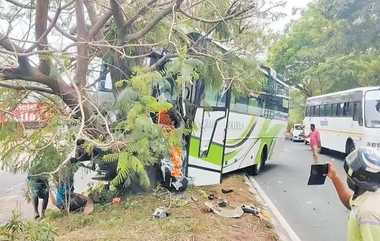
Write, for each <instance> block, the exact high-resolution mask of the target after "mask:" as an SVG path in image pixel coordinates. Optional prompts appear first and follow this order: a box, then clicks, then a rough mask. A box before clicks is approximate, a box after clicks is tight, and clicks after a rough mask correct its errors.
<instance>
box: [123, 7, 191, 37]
mask: <svg viewBox="0 0 380 241" xmlns="http://www.w3.org/2000/svg"><path fill="white" fill-rule="evenodd" d="M182 2H183V0H177V1H176V2H175V3H174V4H173V5H172V6H170V7H168V8H166V9H164V10H162V11H161V12H160V13H158V14H157V15H156V16H154V17H153V19H152V21H151V22H149V23H148V24H147V25H145V27H144V28H143V29H142V30H140V31H138V32H136V33H132V34H128V35H126V36H125V37H124V40H125V41H127V42H129V41H133V40H136V39H139V38H141V37H143V36H144V35H145V34H146V33H148V32H149V31H150V30H151V29H152V28H153V27H154V26H156V25H157V24H158V23H159V22H160V21H161V20H162V19H163V18H164V17H166V16H167V15H169V14H170V13H171V12H172V11H173V9H174V10H177V9H178V8H179V7H180V5H181V4H182Z"/></svg>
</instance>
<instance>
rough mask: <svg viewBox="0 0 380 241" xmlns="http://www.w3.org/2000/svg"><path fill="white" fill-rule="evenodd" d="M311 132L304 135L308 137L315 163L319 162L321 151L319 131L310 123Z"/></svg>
mask: <svg viewBox="0 0 380 241" xmlns="http://www.w3.org/2000/svg"><path fill="white" fill-rule="evenodd" d="M310 129H311V133H309V135H306V136H305V137H306V138H308V137H310V147H311V151H312V152H313V160H314V163H315V164H318V162H319V152H320V151H321V137H320V135H319V131H318V130H317V129H315V125H314V124H311V125H310Z"/></svg>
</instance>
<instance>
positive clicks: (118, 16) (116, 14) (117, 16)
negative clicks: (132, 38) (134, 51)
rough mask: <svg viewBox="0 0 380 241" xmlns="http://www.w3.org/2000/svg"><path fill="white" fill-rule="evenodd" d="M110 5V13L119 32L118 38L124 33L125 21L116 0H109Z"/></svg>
mask: <svg viewBox="0 0 380 241" xmlns="http://www.w3.org/2000/svg"><path fill="white" fill-rule="evenodd" d="M110 6H111V9H112V15H113V18H114V20H115V24H116V27H117V29H118V32H119V34H120V36H119V38H122V37H123V36H124V35H125V34H126V29H125V26H126V22H125V19H124V14H123V10H122V8H121V6H120V3H119V1H118V0H110Z"/></svg>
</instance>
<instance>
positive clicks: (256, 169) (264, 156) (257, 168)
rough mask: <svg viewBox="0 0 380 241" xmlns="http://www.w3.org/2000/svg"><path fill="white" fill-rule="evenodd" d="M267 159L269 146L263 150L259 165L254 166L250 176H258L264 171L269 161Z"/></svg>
mask: <svg viewBox="0 0 380 241" xmlns="http://www.w3.org/2000/svg"><path fill="white" fill-rule="evenodd" d="M267 158H268V148H267V146H264V148H263V150H262V151H261V158H260V161H259V163H256V164H255V165H253V166H252V167H251V168H250V170H249V174H250V175H252V176H256V175H258V174H259V172H260V171H261V170H262V169H263V167H264V166H265V163H266V161H267Z"/></svg>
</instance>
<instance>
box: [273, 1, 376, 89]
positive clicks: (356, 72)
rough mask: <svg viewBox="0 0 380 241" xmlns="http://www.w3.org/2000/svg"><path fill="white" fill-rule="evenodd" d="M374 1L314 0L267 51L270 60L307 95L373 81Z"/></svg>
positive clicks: (374, 55)
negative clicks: (268, 51)
mask: <svg viewBox="0 0 380 241" xmlns="http://www.w3.org/2000/svg"><path fill="white" fill-rule="evenodd" d="M379 8H380V4H379V2H378V1H371V0H368V1H367V0H366V1H359V0H357V1H324V0H320V1H316V2H313V3H312V4H310V6H309V8H308V9H307V10H306V11H305V12H304V15H303V16H302V17H301V19H300V20H298V21H297V22H295V23H294V24H293V25H292V26H291V27H290V29H289V32H288V33H286V34H285V35H284V36H283V37H282V38H281V39H280V41H278V42H277V43H276V44H275V45H274V46H273V48H272V49H271V55H270V62H271V64H272V66H273V67H274V69H276V70H277V71H278V72H280V73H283V74H284V75H286V77H287V78H288V79H289V81H290V82H291V83H292V84H294V85H296V86H298V88H299V89H301V90H302V92H303V93H304V95H306V96H313V95H318V94H324V93H329V92H333V91H339V90H344V89H350V88H353V87H358V86H367V85H376V84H379V83H380V82H379V79H378V78H377V80H376V77H377V76H378V75H379V72H378V70H379V69H378V68H376V67H375V66H374V63H377V62H378V61H379V54H378V53H379V51H380V50H379V46H380V45H379V44H380V41H379V38H378V37H377V36H378V34H379V30H380V29H379V26H380V25H379V24H380V22H379V19H380V18H379V11H378V10H379Z"/></svg>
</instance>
